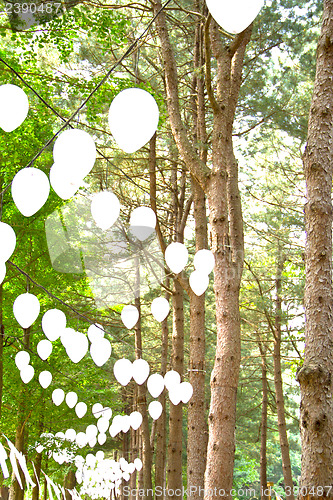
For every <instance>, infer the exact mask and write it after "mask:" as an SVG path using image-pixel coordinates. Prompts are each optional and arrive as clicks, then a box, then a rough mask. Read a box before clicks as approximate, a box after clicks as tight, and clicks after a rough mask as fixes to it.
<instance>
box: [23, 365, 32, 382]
mask: <svg viewBox="0 0 333 500" xmlns="http://www.w3.org/2000/svg"><path fill="white" fill-rule="evenodd" d="M34 374H35V370H34V368H33V367H32V366H31V365H27V366H23V368H22V369H21V371H20V376H21V379H22V382H24V383H25V384H28V383H29V382H30V380H32V379H33V377H34Z"/></svg>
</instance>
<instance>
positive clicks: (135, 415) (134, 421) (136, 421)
mask: <svg viewBox="0 0 333 500" xmlns="http://www.w3.org/2000/svg"><path fill="white" fill-rule="evenodd" d="M129 418H130V426H131V427H132V429H134V430H135V431H137V430H138V428H139V427H140V425H141V424H142V415H141V413H140V412H138V411H133V412H132V413H131V414H130V416H129Z"/></svg>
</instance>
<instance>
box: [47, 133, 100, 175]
mask: <svg viewBox="0 0 333 500" xmlns="http://www.w3.org/2000/svg"><path fill="white" fill-rule="evenodd" d="M53 158H54V161H55V163H66V164H67V165H70V166H71V170H72V171H73V172H75V174H76V175H77V176H78V177H79V178H80V179H83V178H84V177H85V176H86V175H87V174H88V173H89V172H90V170H91V169H92V168H93V166H94V163H95V160H96V146H95V142H94V140H93V138H92V137H91V136H90V135H89V134H88V133H87V132H85V131H84V130H79V129H70V130H66V131H65V132H62V133H61V134H60V135H59V136H58V138H57V139H56V141H55V143H54V147H53Z"/></svg>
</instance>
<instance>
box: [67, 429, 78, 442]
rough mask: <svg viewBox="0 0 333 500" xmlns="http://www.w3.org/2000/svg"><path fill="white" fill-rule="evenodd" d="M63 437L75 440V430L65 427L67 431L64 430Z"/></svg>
mask: <svg viewBox="0 0 333 500" xmlns="http://www.w3.org/2000/svg"><path fill="white" fill-rule="evenodd" d="M65 438H66V439H67V441H71V442H73V441H75V438H76V432H75V430H74V429H67V431H66V432H65Z"/></svg>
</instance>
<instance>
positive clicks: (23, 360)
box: [15, 351, 30, 370]
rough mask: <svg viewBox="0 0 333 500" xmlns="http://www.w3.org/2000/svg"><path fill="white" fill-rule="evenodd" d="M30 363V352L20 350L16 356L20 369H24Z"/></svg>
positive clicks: (16, 362)
mask: <svg viewBox="0 0 333 500" xmlns="http://www.w3.org/2000/svg"><path fill="white" fill-rule="evenodd" d="M29 363H30V354H29V353H28V352H26V351H19V352H18V353H17V354H16V356H15V364H16V366H17V368H18V369H19V370H22V369H23V368H24V367H25V366H28V365H29Z"/></svg>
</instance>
